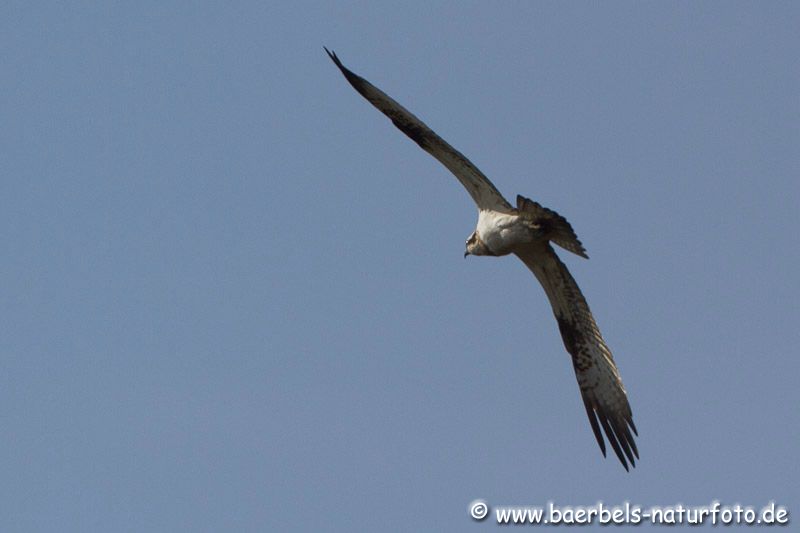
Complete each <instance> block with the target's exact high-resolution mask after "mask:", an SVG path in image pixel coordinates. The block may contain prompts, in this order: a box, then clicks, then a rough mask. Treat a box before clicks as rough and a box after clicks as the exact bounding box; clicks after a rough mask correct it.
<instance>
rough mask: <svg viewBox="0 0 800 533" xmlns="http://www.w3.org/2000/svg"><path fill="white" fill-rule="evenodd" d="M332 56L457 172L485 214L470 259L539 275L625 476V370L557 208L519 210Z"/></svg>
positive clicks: (628, 444)
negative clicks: (565, 255) (484, 258)
mask: <svg viewBox="0 0 800 533" xmlns="http://www.w3.org/2000/svg"><path fill="white" fill-rule="evenodd" d="M325 51H326V52H327V53H328V56H329V57H330V58H331V60H333V62H334V63H335V64H336V66H337V67H339V70H340V71H341V72H342V74H344V77H345V79H347V81H348V82H350V85H352V86H353V88H354V89H355V90H356V91H358V93H359V94H360V95H361V96H363V97H364V98H366V99H367V101H368V102H369V103H371V104H372V105H373V106H375V107H376V108H378V110H379V111H380V112H381V113H383V114H384V115H386V116H387V117H389V119H390V120H391V121H392V123H393V124H394V125H395V126H397V128H398V129H399V130H400V131H402V132H403V133H405V134H406V135H407V136H408V137H410V138H411V140H413V141H414V142H416V143H417V144H418V145H419V146H420V147H421V148H422V149H423V150H425V151H426V152H428V153H429V154H431V155H432V156H433V157H435V158H436V159H437V160H439V162H440V163H442V164H443V165H444V166H445V167H447V169H448V170H449V171H450V172H452V173H453V174H454V175H455V177H456V178H458V181H460V182H461V184H462V185H463V186H464V188H465V189H467V192H468V193H469V195H470V196H471V197H472V199H473V200H474V201H475V204H477V207H478V225H477V228H476V229H475V231H473V232H472V235H470V236H469V239H467V246H466V251H465V252H464V257H466V256H468V255H489V256H502V255H508V254H514V255H516V256H517V257H519V258H520V259H521V260H522V262H523V263H525V265H526V266H527V267H528V268H529V269H530V270H531V271H532V272H533V275H534V276H536V279H538V280H539V283H541V285H542V287H543V288H544V292H545V294H547V298H548V299H549V300H550V305H551V306H552V308H553V314H555V317H556V322H558V329H559V331H560V332H561V338H562V339H563V341H564V346H565V347H566V349H567V352H569V354H570V355H571V356H572V365H573V367H574V369H575V377H576V378H577V380H578V386H579V387H580V390H581V396H582V397H583V404H584V406H585V407H586V414H587V415H588V416H589V423H590V424H591V426H592V431H593V432H594V436H595V438H596V439H597V443H598V444H599V445H600V450H602V452H603V456H605V455H606V445H605V442H604V440H603V434H602V432H601V431H600V428H601V427H602V428H603V431H605V435H606V438H607V439H608V442H609V443H610V444H611V448H612V449H613V450H614V453H615V454H616V456H617V457H618V458H619V460H620V462H621V463H622V466H624V467H625V470H628V462H630V464H631V466H636V462H635V460H634V458H636V459H638V458H639V451H638V450H637V449H636V442H635V441H634V439H633V435H631V431H633V433H634V434H635V435H637V436H638V432H637V431H636V426H635V425H634V423H633V413H632V412H631V407H630V404H629V403H628V397H627V395H626V394H625V387H624V386H623V385H622V379H621V378H620V375H619V371H618V370H617V365H616V364H614V358H613V357H612V356H611V350H609V349H608V346H606V343H605V341H603V337H602V335H600V329H599V328H598V327H597V324H596V323H595V321H594V317H593V316H592V312H591V311H590V310H589V305H588V304H587V303H586V299H585V298H584V297H583V294H582V293H581V290H580V288H578V284H577V283H575V280H574V279H573V278H572V275H571V274H570V273H569V271H568V270H567V267H566V266H565V265H564V263H562V262H561V260H560V259H559V258H558V256H557V255H556V253H555V251H554V250H553V247H552V246H550V243H551V242H552V243H554V244H557V245H558V246H560V247H561V248H564V249H565V250H568V251H570V252H572V253H575V254H577V255H579V256H581V257H584V258H586V259H588V258H589V257H588V256H587V255H586V250H585V249H584V248H583V245H582V244H581V242H580V241H579V240H578V237H577V236H576V235H575V232H574V231H573V230H572V226H570V224H569V222H567V220H566V219H565V218H564V217H562V216H561V215H559V214H558V213H556V212H555V211H552V210H550V209H547V208H546V207H542V206H541V205H539V204H538V203H536V202H534V201H532V200H529V199H527V198H525V197H523V196H519V195H518V196H517V201H516V207H514V206H512V205H511V204H510V203H508V201H506V199H505V198H503V195H501V194H500V192H499V191H498V190H497V188H496V187H495V186H494V185H493V184H492V182H491V181H489V178H487V177H486V176H485V175H484V174H483V173H482V172H481V171H480V170H478V168H477V167H476V166H475V165H473V164H472V163H471V162H470V161H469V159H467V158H466V157H464V155H462V154H461V153H460V152H459V151H458V150H456V149H455V148H453V147H452V146H450V145H449V144H448V143H447V142H446V141H445V140H444V139H442V138H441V137H439V136H438V135H437V134H436V133H434V131H433V130H431V129H430V128H429V127H428V126H426V125H425V123H424V122H422V121H421V120H420V119H418V118H417V117H415V116H414V115H413V114H411V112H409V111H408V110H407V109H406V108H404V107H403V106H401V105H400V104H398V103H397V102H396V101H394V100H393V99H392V98H390V97H389V96H388V95H387V94H386V93H384V92H383V91H381V90H380V89H378V88H377V87H375V86H374V85H372V84H371V83H370V82H368V81H367V80H365V79H364V78H362V77H361V76H358V75H357V74H355V73H353V72H352V71H350V70H349V69H348V68H346V67H345V66H344V65H343V64H342V62H341V61H339V58H338V57H337V56H336V54H335V53H333V52H331V51H330V50H328V49H327V48H325Z"/></svg>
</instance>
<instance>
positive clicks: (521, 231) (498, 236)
mask: <svg viewBox="0 0 800 533" xmlns="http://www.w3.org/2000/svg"><path fill="white" fill-rule="evenodd" d="M475 235H477V237H478V239H480V242H482V243H483V244H484V245H485V248H486V250H487V251H488V253H481V252H482V250H481V249H479V248H476V249H475V250H474V251H470V252H469V253H470V254H471V255H508V254H510V253H512V252H513V251H514V249H515V248H517V247H518V246H520V245H522V244H525V243H530V242H533V241H534V240H535V239H536V238H537V235H536V229H535V228H531V227H530V226H528V225H525V224H524V223H523V221H522V219H521V218H520V216H519V215H517V214H514V213H500V212H498V211H493V210H490V209H487V210H483V211H479V212H478V225H477V227H476V228H475ZM540 239H541V237H540Z"/></svg>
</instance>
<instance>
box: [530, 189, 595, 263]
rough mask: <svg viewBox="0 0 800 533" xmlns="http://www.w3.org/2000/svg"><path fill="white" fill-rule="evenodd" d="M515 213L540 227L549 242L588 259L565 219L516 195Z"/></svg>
mask: <svg viewBox="0 0 800 533" xmlns="http://www.w3.org/2000/svg"><path fill="white" fill-rule="evenodd" d="M517 211H519V214H520V216H523V217H526V218H530V219H531V220H532V221H534V222H535V223H536V224H538V225H539V226H541V227H542V229H543V231H544V232H545V235H547V238H548V239H549V240H551V241H553V242H554V243H555V244H557V245H559V246H560V247H562V248H564V249H565V250H569V251H570V252H572V253H574V254H577V255H579V256H581V257H585V258H586V259H589V256H588V255H586V249H585V248H584V247H583V244H581V241H579V240H578V236H577V235H575V231H574V230H573V229H572V226H570V224H569V222H567V219H566V218H564V217H562V216H561V215H559V214H558V213H556V212H555V211H553V210H552V209H547V208H546V207H542V206H541V205H539V204H538V203H536V202H534V201H533V200H529V199H528V198H525V197H524V196H520V195H517Z"/></svg>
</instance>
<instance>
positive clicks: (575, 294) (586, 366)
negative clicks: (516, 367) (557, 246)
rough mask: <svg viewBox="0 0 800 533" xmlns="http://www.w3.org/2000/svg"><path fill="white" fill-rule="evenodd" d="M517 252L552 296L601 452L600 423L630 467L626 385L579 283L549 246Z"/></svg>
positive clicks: (631, 442)
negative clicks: (623, 383)
mask: <svg viewBox="0 0 800 533" xmlns="http://www.w3.org/2000/svg"><path fill="white" fill-rule="evenodd" d="M516 254H517V256H518V257H519V258H520V259H522V261H523V262H524V263H525V264H526V265H527V267H528V268H529V269H531V271H533V273H534V275H535V276H536V278H537V279H538V280H539V283H541V284H542V287H543V288H544V292H545V293H546V294H547V298H548V299H549V300H550V305H551V306H552V307H553V314H555V316H556V320H557V321H558V329H559V330H560V331H561V337H562V339H563V340H564V346H565V347H566V348H567V351H568V352H569V353H570V355H571V356H572V365H573V367H574V368H575V377H576V378H577V379H578V386H579V387H580V389H581V396H583V404H584V406H585V407H586V414H587V415H589V422H590V423H591V425H592V430H593V431H594V436H595V438H597V443H598V444H599V445H600V449H601V450H602V451H603V455H604V456H605V454H606V446H605V442H604V441H603V436H602V433H601V432H600V426H602V428H603V430H604V431H605V434H606V438H607V439H608V442H609V443H610V444H611V447H612V448H613V449H614V452H615V453H616V454H617V457H618V458H619V460H620V461H621V462H622V466H624V467H625V470H628V463H627V461H626V458H627V460H628V461H630V463H631V466H636V463H635V461H634V457H635V458H636V459H638V458H639V451H638V450H637V449H636V442H634V440H633V435H631V430H633V433H634V434H636V435H638V433H637V432H636V426H635V425H634V424H633V414H632V412H631V407H630V404H628V397H627V396H626V394H625V387H624V386H623V385H622V379H621V378H620V376H619V371H618V370H617V366H616V365H615V364H614V358H613V357H612V356H611V350H609V349H608V346H606V343H605V342H604V341H603V337H602V335H600V329H598V327H597V324H596V323H595V321H594V317H592V312H591V311H590V310H589V305H588V304H587V303H586V299H584V297H583V294H582V293H581V290H580V288H578V284H577V283H575V280H574V279H573V278H572V275H571V274H570V273H569V271H568V270H567V267H566V266H565V265H564V263H562V262H561V260H560V259H559V258H558V256H557V255H556V253H555V252H554V251H553V248H552V247H551V246H550V245H549V244H546V245H544V246H542V245H541V244H539V245H530V246H527V247H524V248H522V249H520V250H517V251H516ZM598 421H599V424H598Z"/></svg>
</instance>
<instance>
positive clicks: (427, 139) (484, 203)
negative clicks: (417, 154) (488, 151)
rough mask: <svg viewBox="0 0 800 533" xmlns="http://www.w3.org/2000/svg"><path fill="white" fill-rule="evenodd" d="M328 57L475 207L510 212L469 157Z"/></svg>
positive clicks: (356, 88) (509, 207)
mask: <svg viewBox="0 0 800 533" xmlns="http://www.w3.org/2000/svg"><path fill="white" fill-rule="evenodd" d="M325 51H326V52H328V56H330V58H331V59H332V60H333V62H334V63H336V66H337V67H339V70H341V71H342V74H344V77H345V78H346V79H347V81H349V82H350V85H352V86H353V87H354V88H355V90H356V91H358V92H359V94H360V95H361V96H363V97H364V98H366V99H367V100H368V101H369V103H371V104H372V105H374V106H375V107H377V108H378V109H379V110H380V111H381V112H382V113H383V114H384V115H386V116H387V117H389V118H390V119H391V120H392V123H394V125H395V126H397V127H398V128H399V129H400V131H402V132H403V133H405V134H406V135H408V136H409V137H410V138H411V139H412V140H413V141H414V142H416V143H417V144H418V145H420V147H422V149H423V150H425V151H426V152H428V153H429V154H431V155H432V156H433V157H435V158H436V159H438V160H439V162H440V163H442V164H443V165H444V166H446V167H447V169H448V170H450V172H452V173H453V174H455V176H456V178H458V181H460V182H461V184H462V185H463V186H464V188H466V189H467V192H468V193H469V195H470V196H472V199H473V200H474V201H475V203H476V204H477V205H478V209H481V210H484V209H491V210H494V211H500V212H503V213H509V212H512V211H513V209H512V207H511V204H509V203H508V202H507V201H506V200H505V198H503V195H502V194H500V192H499V191H498V190H497V188H496V187H495V186H494V185H493V184H492V182H491V181H489V178H487V177H486V176H484V174H483V173H482V172H481V171H480V170H478V168H477V167H476V166H475V165H473V164H472V163H471V162H470V161H469V159H467V158H466V157H464V156H463V155H462V154H461V152H459V151H458V150H456V149H455V148H453V147H452V146H450V145H449V144H447V142H445V141H444V139H442V138H441V137H439V136H438V135H436V133H434V131H433V130H431V129H430V128H429V127H428V126H426V125H425V123H424V122H422V121H421V120H420V119H418V118H417V117H415V116H414V115H413V114H411V112H410V111H408V110H407V109H406V108H404V107H403V106H401V105H400V104H398V103H397V102H395V101H394V100H392V99H391V98H390V97H389V95H387V94H386V93H384V92H383V91H381V90H380V89H378V88H377V87H375V86H374V85H372V84H371V83H370V82H368V81H367V80H365V79H364V78H362V77H361V76H358V75H357V74H354V73H353V72H351V71H350V70H348V69H347V68H346V67H345V66H344V65H342V62H341V61H339V58H338V57H336V54H334V53H333V52H331V51H329V50H328V49H327V48H326V49H325Z"/></svg>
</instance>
